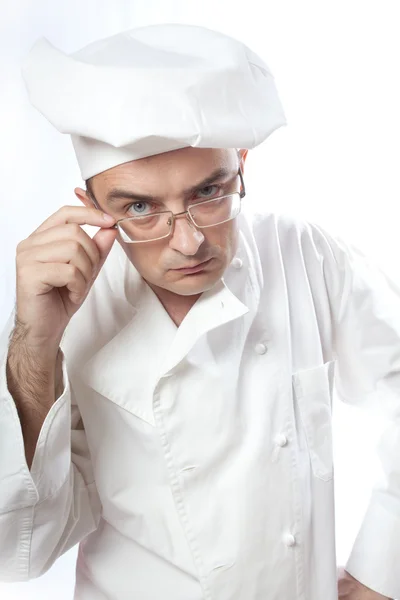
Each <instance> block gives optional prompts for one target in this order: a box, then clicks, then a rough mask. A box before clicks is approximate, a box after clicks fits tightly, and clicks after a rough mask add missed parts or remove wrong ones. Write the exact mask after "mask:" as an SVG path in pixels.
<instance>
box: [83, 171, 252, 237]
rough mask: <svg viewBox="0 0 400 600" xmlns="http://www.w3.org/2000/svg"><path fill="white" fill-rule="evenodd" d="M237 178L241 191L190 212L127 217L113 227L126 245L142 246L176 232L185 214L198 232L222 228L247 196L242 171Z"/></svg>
mask: <svg viewBox="0 0 400 600" xmlns="http://www.w3.org/2000/svg"><path fill="white" fill-rule="evenodd" d="M238 176H239V177H240V182H241V191H240V192H234V193H232V194H226V195H224V196H218V197H217V198H212V199H211V200H203V201H201V202H197V203H196V204H191V205H189V206H188V207H187V210H184V211H182V212H179V213H173V212H172V211H169V210H168V211H167V210H166V211H160V212H153V213H150V214H146V215H138V216H135V217H125V218H123V219H119V220H118V221H117V222H116V224H115V225H114V227H115V228H117V229H118V231H119V233H120V235H121V238H122V239H123V241H124V242H126V243H127V244H140V243H145V242H155V241H157V240H162V239H164V238H167V237H169V236H170V235H171V234H172V232H173V229H174V224H175V219H176V218H177V217H181V216H183V215H186V218H187V219H188V221H189V223H191V224H192V225H194V226H195V227H196V228H197V229H206V228H207V227H215V226H216V225H222V224H223V223H226V222H228V221H231V220H232V219H235V218H236V217H237V216H238V214H239V213H240V210H241V201H242V198H244V197H245V195H246V190H245V186H244V181H243V175H242V172H241V170H240V169H239V172H238ZM91 196H92V201H93V203H94V205H95V206H96V208H98V209H99V210H102V209H100V207H99V206H98V204H97V201H96V200H95V198H94V197H93V195H92V194H91Z"/></svg>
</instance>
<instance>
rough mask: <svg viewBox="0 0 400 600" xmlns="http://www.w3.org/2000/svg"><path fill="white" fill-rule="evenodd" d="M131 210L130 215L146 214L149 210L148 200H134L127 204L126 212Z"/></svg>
mask: <svg viewBox="0 0 400 600" xmlns="http://www.w3.org/2000/svg"><path fill="white" fill-rule="evenodd" d="M129 211H130V212H131V214H132V216H136V215H146V214H147V213H149V212H150V211H151V206H150V204H149V203H148V202H134V203H133V204H131V205H130V206H128V212H129Z"/></svg>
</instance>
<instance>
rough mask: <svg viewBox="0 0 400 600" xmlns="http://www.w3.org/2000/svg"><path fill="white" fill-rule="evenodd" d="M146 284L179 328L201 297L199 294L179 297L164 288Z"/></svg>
mask: <svg viewBox="0 0 400 600" xmlns="http://www.w3.org/2000/svg"><path fill="white" fill-rule="evenodd" d="M146 283H147V285H148V286H150V287H151V289H152V290H153V292H154V293H155V294H156V296H157V297H158V299H159V301H160V302H161V304H162V305H163V307H164V308H165V310H166V311H167V313H168V315H169V316H170V318H171V319H172V321H173V322H174V323H175V325H176V326H177V327H179V326H180V324H181V323H182V321H183V319H184V318H185V317H186V315H187V314H188V312H189V311H190V309H191V308H192V306H194V304H195V303H196V302H197V300H198V299H199V298H200V296H201V294H195V295H194V296H180V295H179V294H175V293H174V292H170V291H169V290H165V289H164V288H160V287H157V286H156V285H153V284H152V283H149V282H148V281H147V282H146Z"/></svg>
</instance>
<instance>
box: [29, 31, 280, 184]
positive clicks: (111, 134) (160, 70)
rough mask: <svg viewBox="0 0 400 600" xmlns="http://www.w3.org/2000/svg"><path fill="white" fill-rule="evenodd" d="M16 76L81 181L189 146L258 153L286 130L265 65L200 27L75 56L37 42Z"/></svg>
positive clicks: (116, 40) (139, 35) (103, 44)
mask: <svg viewBox="0 0 400 600" xmlns="http://www.w3.org/2000/svg"><path fill="white" fill-rule="evenodd" d="M22 72H23V77H24V80H25V84H26V87H27V90H28V94H29V98H30V101H31V103H32V104H33V106H35V108H37V109H38V110H39V111H40V112H41V113H42V114H43V115H44V116H45V117H46V119H48V121H50V123H52V125H54V127H56V128H57V129H58V131H60V132H61V133H67V134H70V135H71V138H72V143H73V145H74V149H75V153H76V156H77V159H78V163H79V166H80V170H81V174H82V178H83V179H84V180H86V179H88V178H90V177H92V176H93V175H96V174H97V173H101V172H103V171H105V170H107V169H110V168H111V167H115V166H117V165H119V164H122V163H125V162H128V161H131V160H136V159H139V158H144V157H146V156H152V155H154V154H160V153H162V152H167V151H169V150H176V149H178V148H185V147H188V146H193V147H199V148H254V147H255V146H257V145H258V144H260V143H261V142H263V141H264V140H265V139H266V138H267V137H268V136H269V135H270V134H271V133H272V132H273V131H274V130H275V129H277V128H278V127H280V126H282V125H286V119H285V115H284V112H283V108H282V106H281V103H280V100H279V97H278V93H277V90H276V87H275V82H274V79H273V76H272V74H271V72H270V70H269V69H268V67H267V65H266V64H265V63H264V62H263V60H262V59H261V58H260V57H259V56H257V55H256V54H254V52H252V51H251V50H250V49H249V48H248V47H246V46H245V45H244V44H242V43H241V42H239V41H237V40H235V39H233V38H231V37H228V36H226V35H223V34H221V33H218V32H215V31H212V30H210V29H206V28H204V27H197V26H192V25H173V24H167V25H154V26H149V27H141V28H138V29H132V30H130V31H125V32H122V33H119V34H117V35H114V36H112V37H109V38H106V39H103V40H100V41H96V42H94V43H92V44H90V45H88V46H86V47H85V48H83V49H82V50H80V51H78V52H75V53H74V54H71V55H66V54H64V53H63V52H61V51H60V50H58V49H56V48H55V47H54V46H52V45H51V44H50V43H49V42H48V41H47V40H46V39H45V38H42V39H40V40H39V41H38V42H36V44H35V45H34V46H33V48H32V50H31V52H30V54H29V55H28V57H27V60H26V62H25V64H24V65H23V69H22Z"/></svg>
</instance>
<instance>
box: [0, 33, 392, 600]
mask: <svg viewBox="0 0 400 600" xmlns="http://www.w3.org/2000/svg"><path fill="white" fill-rule="evenodd" d="M23 75H24V79H25V82H26V85H27V89H28V93H29V97H30V100H31V102H32V104H33V105H34V107H36V108H37V109H38V110H39V111H40V112H41V113H42V114H43V115H44V116H45V117H46V118H47V119H48V120H49V121H50V122H51V123H52V124H53V125H54V126H55V127H56V128H57V129H58V131H60V132H61V133H65V134H69V135H70V136H71V138H72V142H73V146H74V149H75V153H76V156H77V160H78V163H79V166H80V169H81V174H82V178H83V180H84V182H85V187H84V188H76V189H75V193H76V196H77V197H78V198H79V200H80V201H81V202H82V206H81V205H79V206H64V207H61V208H59V209H58V210H57V211H56V212H55V213H54V214H53V215H51V216H50V217H49V218H48V219H47V220H46V221H45V222H44V223H42V224H41V225H40V226H39V227H38V228H37V229H36V230H35V231H34V232H32V234H31V235H30V236H28V237H27V238H26V239H25V240H23V241H22V242H21V243H20V244H19V245H18V248H17V252H16V264H17V268H16V305H15V310H14V311H13V313H12V315H11V316H10V319H9V321H8V323H7V325H6V328H5V330H4V332H3V336H2V341H1V371H0V374H1V377H0V406H1V413H0V414H1V419H0V426H1V430H0V439H1V450H2V451H1V460H0V540H1V544H0V576H1V580H2V581H27V580H30V579H33V578H37V577H40V576H41V575H42V574H44V573H45V572H46V571H48V570H49V569H50V568H51V566H52V565H53V564H54V562H55V561H56V560H57V558H58V557H59V556H61V555H62V554H64V553H65V552H67V551H68V550H69V549H70V548H72V547H73V546H74V545H75V544H78V543H79V552H78V560H77V565H76V585H75V596H74V598H75V600H106V599H107V600H128V599H129V600H131V599H132V598H135V600H160V599H161V598H162V599H163V600H201V599H204V600H278V599H279V600H283V599H285V600H286V599H287V600H289V599H290V600H295V599H296V600H322V599H323V600H335V599H337V598H338V597H339V598H341V599H347V600H378V599H382V598H384V599H385V598H386V599H387V598H395V597H400V569H399V564H400V289H399V288H398V287H396V285H395V284H394V283H393V282H391V281H389V280H388V279H387V277H386V276H385V275H384V273H382V272H381V271H380V270H379V268H378V267H377V266H375V265H374V264H373V263H372V262H371V261H369V260H368V259H367V258H366V257H365V256H364V255H363V254H362V253H361V252H359V251H358V250H356V249H355V248H354V247H353V246H350V245H348V244H346V243H345V242H344V241H342V240H340V239H338V238H334V237H332V236H331V235H330V234H329V233H328V232H326V231H325V230H323V229H322V228H321V227H319V226H318V225H316V224H313V223H309V222H306V221H302V220H300V219H295V218H291V217H289V216H282V215H277V214H274V213H270V212H268V211H267V210H266V211H265V212H264V213H262V214H257V215H255V214H253V212H252V211H251V204H252V199H251V198H250V197H249V195H246V186H245V160H246V156H247V152H248V150H249V149H252V148H254V147H256V146H257V145H259V144H260V143H262V142H263V141H264V140H265V139H266V138H267V137H268V136H269V135H270V134H271V133H272V132H273V131H275V130H276V129H277V128H279V127H281V126H283V125H285V123H286V121H285V116H284V112H283V109H282V106H281V103H280V100H279V97H278V93H277V90H276V87H275V83H274V78H273V76H272V75H271V72H270V70H269V68H268V66H267V65H266V64H265V62H264V61H263V60H262V59H261V58H260V57H259V56H257V55H256V54H255V53H254V52H252V51H251V50H250V49H249V48H248V47H246V46H245V45H243V44H242V43H240V42H239V41H237V40H234V39H232V38H230V37H228V36H226V35H222V34H220V33H217V32H214V31H211V30H208V29H205V28H201V27H195V26H185V25H157V26H150V27H144V28H139V29H134V30H131V31H126V32H123V33H121V34H118V35H115V36H113V37H110V38H108V39H104V40H100V41H97V42H95V43H92V44H90V45H89V46H87V47H85V48H84V49H82V50H80V51H79V52H76V53H75V54H72V55H66V54H64V53H63V52H62V51H60V50H58V49H56V48H54V47H53V46H52V45H51V44H50V43H49V42H47V41H46V40H40V41H39V42H37V43H36V44H35V46H34V47H33V49H32V51H31V53H30V55H29V57H28V59H27V61H26V63H25V65H24V69H23ZM84 225H92V226H96V227H98V228H99V230H98V232H97V233H96V235H95V236H94V237H93V238H91V237H90V236H89V235H88V233H86V231H85V230H84V229H83V228H82V226H84ZM334 392H336V393H337V395H338V397H339V398H340V399H341V400H343V401H344V402H348V403H350V404H352V405H355V406H359V407H361V408H363V407H364V408H367V409H369V410H379V411H381V414H383V415H384V416H385V417H387V423H388V427H387V430H386V432H385V434H384V436H383V438H382V443H381V445H380V448H379V452H380V454H379V456H380V460H381V464H382V469H383V473H384V477H383V478H382V481H381V482H380V483H379V484H377V485H376V487H375V488H374V489H373V491H372V493H371V499H370V502H369V505H368V508H367V511H366V514H365V517H364V520H363V522H362V524H361V528H360V531H359V533H358V536H357V538H356V540H355V543H354V547H353V549H352V551H351V554H350V556H349V559H348V562H347V564H346V566H345V568H341V569H339V570H338V569H337V565H336V555H335V527H334V465H333V459H332V423H331V411H332V399H333V394H334Z"/></svg>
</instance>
